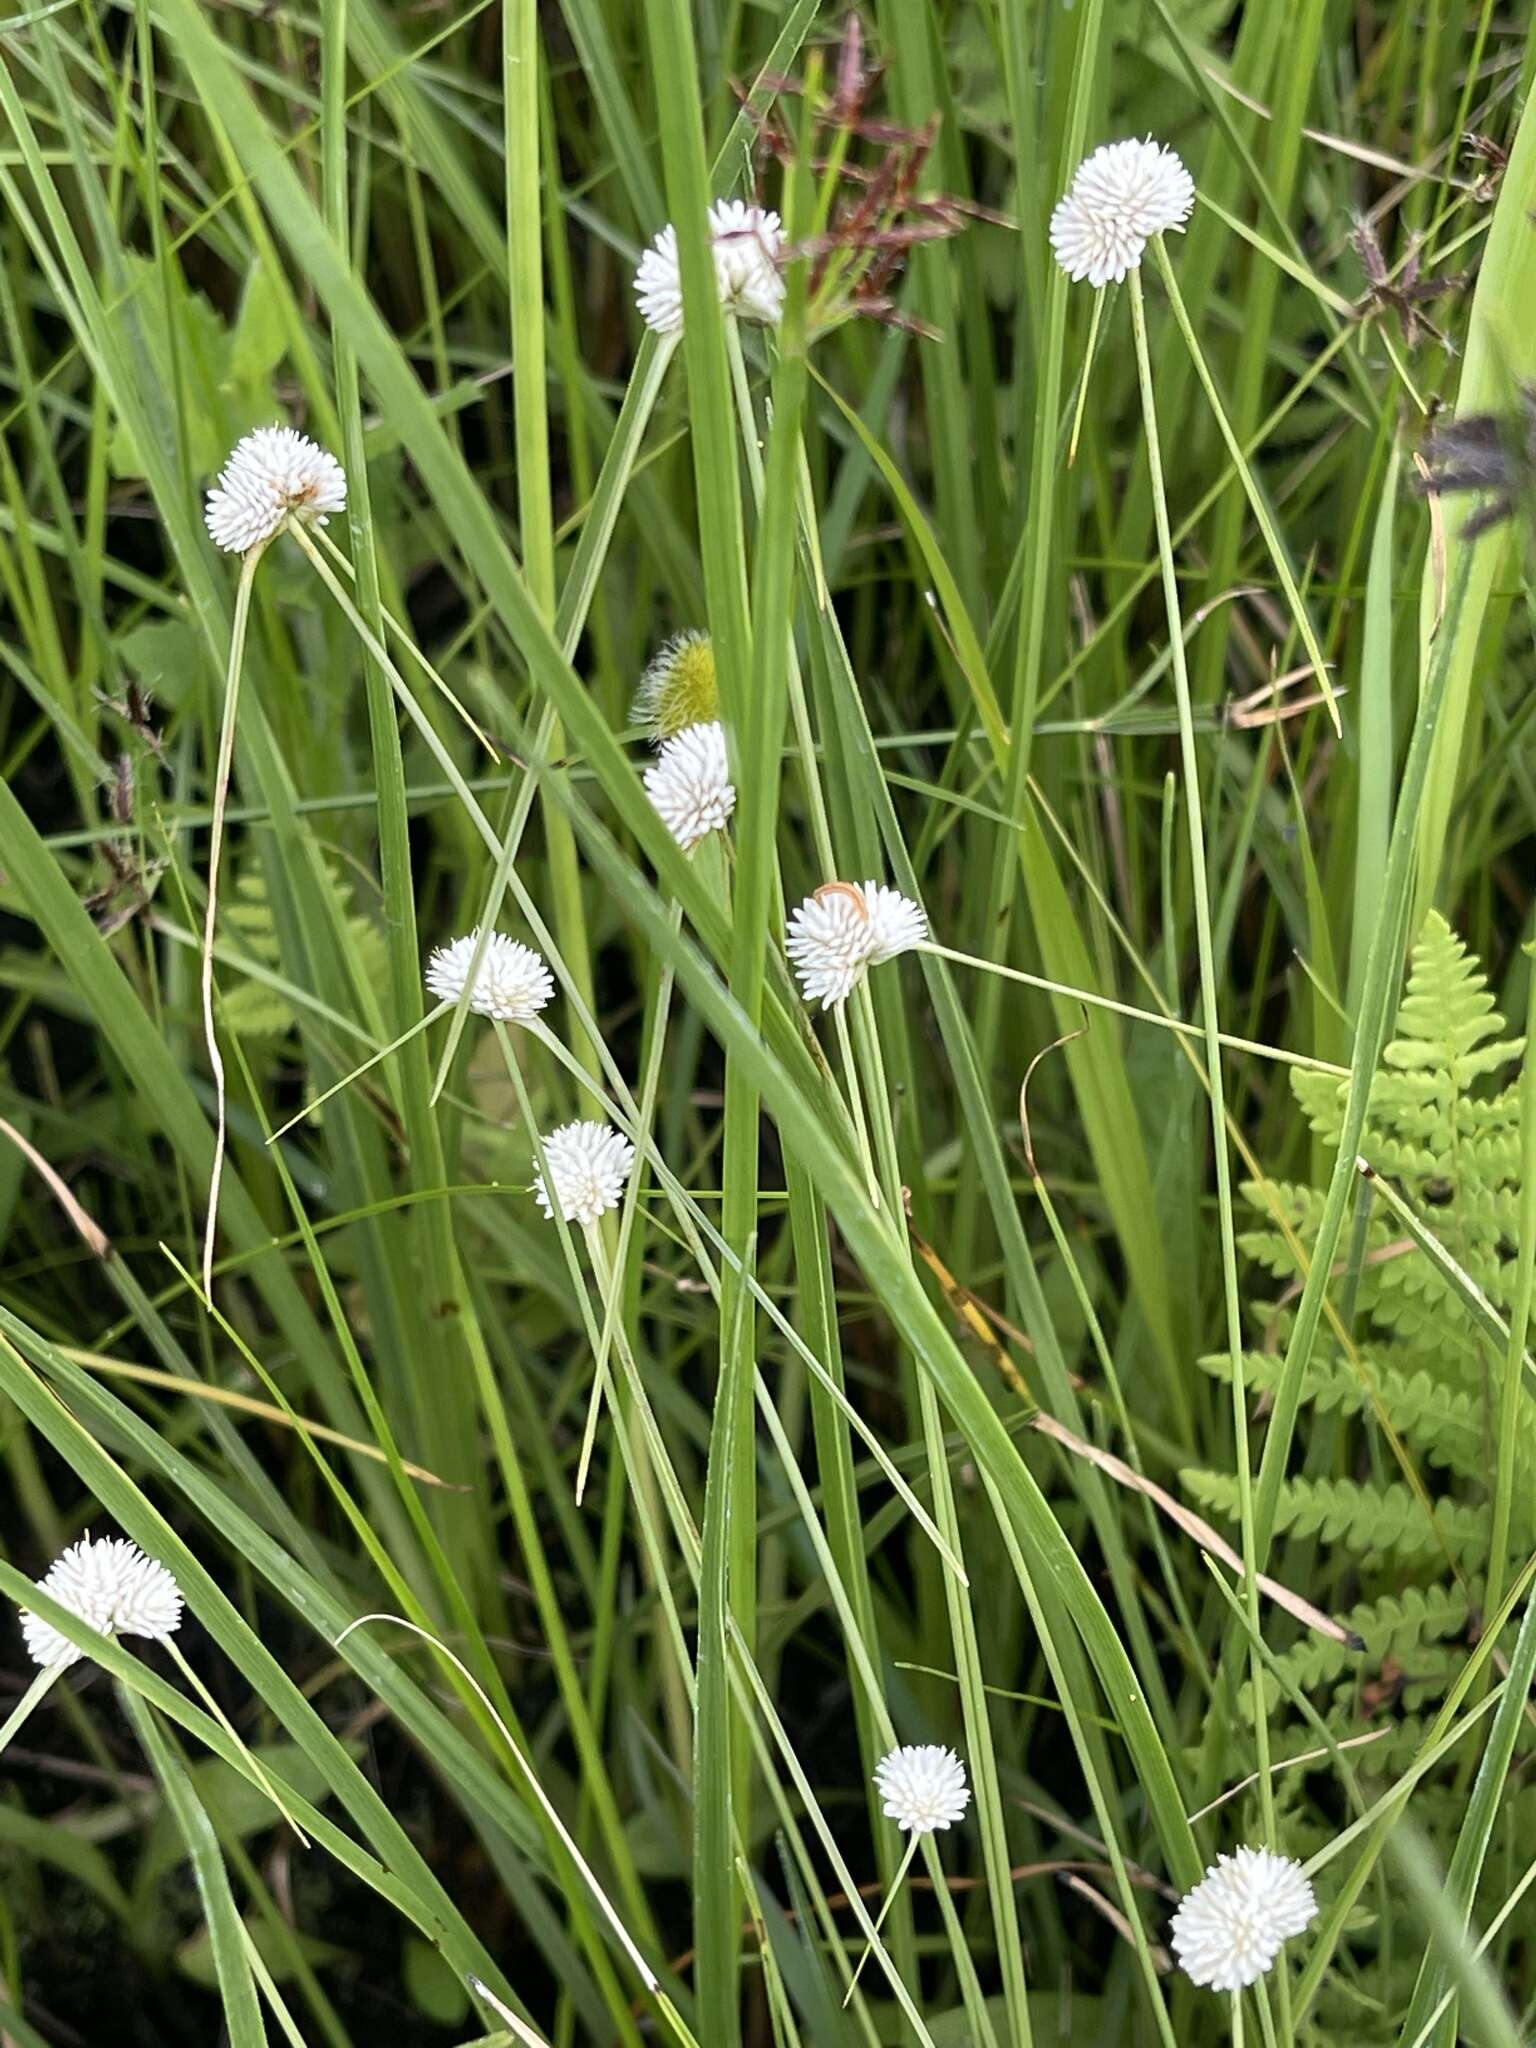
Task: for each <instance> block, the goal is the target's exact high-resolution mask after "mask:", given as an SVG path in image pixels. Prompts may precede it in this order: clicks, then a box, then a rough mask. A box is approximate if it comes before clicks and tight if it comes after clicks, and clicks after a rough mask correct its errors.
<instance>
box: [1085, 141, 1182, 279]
mask: <svg viewBox="0 0 1536 2048" xmlns="http://www.w3.org/2000/svg"><path fill="white" fill-rule="evenodd" d="M1194 203H1195V181H1194V179H1193V178H1191V176H1190V175H1189V172H1188V171H1187V170H1185V168H1184V165H1183V163H1182V162H1181V161H1180V159H1179V158H1178V157H1177V156H1175V154H1174V153H1173V151H1172V150H1171V149H1164V148H1163V147H1162V146H1161V144H1159V143H1156V142H1153V141H1151V140H1150V138H1149V139H1148V140H1147V141H1145V142H1106V143H1105V144H1104V146H1103V148H1102V149H1096V150H1095V151H1094V152H1093V155H1092V156H1090V157H1088V158H1087V159H1086V161H1085V162H1083V163H1082V164H1080V165H1079V167H1078V172H1077V176H1076V177H1075V178H1074V179H1073V180H1072V189H1071V190H1070V191H1069V192H1068V193H1067V196H1066V198H1065V199H1063V200H1062V201H1061V203H1060V205H1059V206H1058V207H1057V208H1056V211H1055V212H1054V213H1053V214H1052V215H1051V247H1052V249H1053V250H1054V251H1055V253H1056V261H1057V262H1058V263H1059V264H1060V265H1061V267H1062V269H1063V270H1064V271H1065V272H1066V273H1067V275H1068V277H1070V278H1073V279H1082V278H1087V280H1088V282H1089V283H1090V284H1092V285H1105V284H1109V283H1111V282H1112V281H1118V280H1119V279H1120V278H1122V277H1124V276H1125V275H1126V273H1127V272H1128V271H1131V270H1134V269H1135V268H1136V266H1137V265H1138V264H1139V263H1140V261H1141V258H1142V253H1143V251H1144V250H1145V249H1146V246H1147V243H1148V242H1149V241H1150V240H1151V239H1152V237H1153V236H1154V235H1160V234H1164V233H1166V232H1167V231H1168V229H1170V228H1179V229H1182V227H1183V226H1184V223H1185V221H1187V220H1188V219H1189V216H1190V211H1191V209H1192V208H1193V206H1194Z"/></svg>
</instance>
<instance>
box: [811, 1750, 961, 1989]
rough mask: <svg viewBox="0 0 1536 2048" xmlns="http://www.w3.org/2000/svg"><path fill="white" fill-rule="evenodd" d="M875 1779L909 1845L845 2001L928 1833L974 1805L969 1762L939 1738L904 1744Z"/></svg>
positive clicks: (879, 1766)
mask: <svg viewBox="0 0 1536 2048" xmlns="http://www.w3.org/2000/svg"><path fill="white" fill-rule="evenodd" d="M874 1782H875V1789H876V1790H877V1791H878V1792H879V1794H880V1801H881V1811H882V1812H883V1813H884V1814H885V1816H886V1818H887V1819H888V1820H893V1821H895V1823H896V1825H897V1827H899V1828H900V1829H901V1830H902V1831H903V1833H904V1834H905V1835H906V1837H907V1846H906V1851H905V1853H904V1854H903V1856H902V1859H901V1863H900V1865H899V1867H898V1868H897V1871H896V1875H895V1877H894V1878H892V1880H891V1888H890V1890H889V1891H888V1892H887V1893H886V1895H885V1902H884V1904H883V1905H882V1906H881V1908H880V1912H879V1916H878V1918H877V1919H876V1921H875V1926H874V1934H873V1936H872V1937H871V1939H870V1940H869V1941H867V1942H866V1943H865V1944H864V1948H863V1951H862V1953H861V1954H860V1956H859V1960H858V1962H857V1963H856V1964H855V1965H854V1971H853V1975H852V1977H850V1978H849V1980H848V1989H847V1991H846V1992H845V1993H844V1995H843V2004H844V2005H847V2003H848V2001H849V2000H850V1999H851V1998H852V1997H853V1993H854V1988H855V1986H856V1985H857V1984H858V1981H859V1973H860V1971H861V1970H862V1969H863V1968H864V1965H865V1963H866V1962H867V1961H868V1960H869V1954H870V1951H871V1949H873V1947H874V1945H875V1939H876V1938H877V1937H878V1936H879V1933H880V1929H881V1928H882V1927H883V1926H884V1925H885V1916H886V1914H887V1913H889V1912H890V1910H891V1906H892V1904H893V1903H894V1901H895V1898H896V1894H897V1893H898V1892H899V1891H900V1890H901V1882H902V1879H903V1878H904V1877H905V1876H906V1874H907V1872H908V1870H909V1869H910V1868H911V1865H912V1858H913V1857H914V1856H915V1855H916V1854H917V1850H918V1845H919V1843H920V1842H921V1841H922V1840H923V1837H924V1836H925V1835H931V1834H935V1833H937V1832H938V1831H939V1830H940V1829H944V1828H951V1827H953V1826H954V1824H955V1822H956V1821H958V1820H961V1819H962V1818H963V1817H964V1814H965V1810H966V1808H967V1807H968V1806H969V1805H970V1803H971V1788H970V1786H969V1784H968V1783H967V1782H966V1775H965V1765H964V1764H963V1763H962V1762H961V1761H960V1759H959V1757H958V1756H956V1755H955V1753H954V1751H953V1750H952V1749H946V1748H945V1747H944V1746H943V1744H942V1743H938V1742H918V1743H904V1744H902V1745H901V1747H899V1748H897V1749H893V1750H889V1751H888V1752H887V1753H886V1755H884V1756H883V1757H882V1758H881V1759H880V1761H879V1763H878V1764H877V1765H876V1766H875V1780H874Z"/></svg>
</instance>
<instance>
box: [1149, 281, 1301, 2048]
mask: <svg viewBox="0 0 1536 2048" xmlns="http://www.w3.org/2000/svg"><path fill="white" fill-rule="evenodd" d="M1130 299H1131V326H1132V331H1133V333H1134V336H1135V342H1136V369H1137V374H1138V377H1139V379H1140V382H1141V402H1142V418H1143V421H1144V424H1145V428H1146V437H1147V463H1148V467H1149V470H1150V472H1151V478H1152V507H1153V514H1154V518H1155V520H1156V525H1157V541H1158V551H1159V554H1160V556H1161V558H1162V571H1163V599H1164V603H1165V605H1166V607H1167V613H1168V632H1169V638H1170V641H1171V644H1172V647H1173V687H1174V698H1175V702H1176V704H1177V707H1178V714H1179V756H1180V764H1181V768H1182V772H1183V781H1184V817H1185V825H1186V829H1187V835H1188V847H1189V866H1190V888H1191V891H1192V894H1193V898H1194V910H1195V942H1196V947H1197V952H1198V957H1199V964H1200V1011H1201V1021H1202V1024H1203V1026H1204V1031H1205V1044H1206V1062H1205V1064H1206V1086H1207V1089H1208V1092H1209V1097H1210V1105H1211V1130H1212V1134H1213V1151H1214V1154H1215V1162H1216V1204H1217V1210H1218V1213H1219V1220H1220V1239H1221V1277H1222V1297H1223V1302H1224V1305H1225V1311H1226V1339H1227V1352H1228V1357H1229V1359H1230V1362H1231V1391H1232V1432H1233V1436H1232V1441H1233V1455H1234V1458H1235V1461H1236V1467H1237V1484H1238V1500H1239V1504H1240V1511H1241V1515H1242V1527H1243V1585H1244V1589H1245V1593H1246V1597H1247V1606H1248V1617H1249V1622H1250V1626H1251V1628H1252V1632H1253V1634H1254V1636H1255V1637H1257V1635H1258V1634H1259V1630H1260V1621H1259V1587H1258V1571H1259V1564H1258V1557H1259V1551H1258V1546H1257V1543H1256V1541H1255V1533H1254V1510H1253V1483H1252V1475H1251V1473H1250V1470H1249V1465H1248V1404H1247V1391H1246V1388H1245V1386H1244V1383H1243V1324H1242V1305H1241V1298H1240V1294H1239V1286H1238V1274H1237V1226H1236V1223H1235V1221H1234V1219H1233V1210H1232V1174H1231V1166H1230V1161H1229V1154H1228V1150H1227V1115H1226V1094H1225V1089H1224V1086H1223V1083H1222V1062H1221V1024H1220V1017H1219V1014H1218V998H1217V971H1216V960H1215V954H1214V949H1213V946H1212V942H1211V904H1210V889H1209V883H1208V879H1207V876H1208V864H1209V855H1208V853H1207V850H1206V844H1205V826H1204V821H1203V818H1202V804H1201V798H1200V761H1199V756H1198V754H1197V753H1196V751H1195V734H1194V725H1193V720H1192V717H1191V707H1190V694H1189V672H1188V669H1187V668H1186V666H1185V661H1184V623H1183V618H1182V615H1181V606H1180V601H1179V586H1178V577H1177V573H1176V568H1175V562H1174V554H1173V540H1172V536H1171V533H1170V531H1169V522H1168V501H1167V495H1166V492H1165V490H1164V484H1163V464H1162V451H1161V446H1160V443H1159V439H1158V427H1157V395H1156V392H1155V390H1154V388H1153V382H1152V360H1151V355H1150V352H1149V350H1148V347H1147V319H1146V305H1145V301H1144V299H1143V296H1142V289H1141V272H1140V270H1139V269H1136V270H1133V271H1132V272H1131V277H1130ZM1250 1663H1251V1668H1252V1672H1253V1686H1254V1701H1255V1706H1254V1719H1253V1726H1254V1738H1255V1749H1256V1753H1257V1754H1256V1762H1257V1766H1258V1769H1259V1770H1260V1772H1261V1773H1262V1774H1263V1775H1262V1776H1261V1778H1260V1780H1259V1799H1260V1804H1261V1806H1262V1809H1263V1815H1264V1830H1265V1834H1266V1837H1267V1839H1268V1840H1269V1842H1270V1843H1272V1844H1273V1843H1276V1842H1277V1841H1278V1839H1279V1837H1278V1830H1277V1826H1276V1820H1275V1801H1274V1787H1273V1783H1272V1781H1271V1778H1270V1772H1269V1731H1268V1716H1267V1711H1266V1705H1265V1701H1266V1695H1265V1692H1264V1676H1263V1667H1262V1666H1261V1664H1260V1662H1259V1659H1258V1657H1257V1655H1256V1654H1255V1655H1252V1656H1251V1658H1250ZM1281 2001H1282V2007H1283V2015H1282V2016H1283V2018H1284V2019H1285V2021H1286V2022H1287V2025H1288V2023H1289V2002H1288V1998H1287V1993H1286V1982H1285V1978H1284V1975H1283V1973H1282V1976H1281Z"/></svg>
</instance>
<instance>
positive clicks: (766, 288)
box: [635, 199, 784, 334]
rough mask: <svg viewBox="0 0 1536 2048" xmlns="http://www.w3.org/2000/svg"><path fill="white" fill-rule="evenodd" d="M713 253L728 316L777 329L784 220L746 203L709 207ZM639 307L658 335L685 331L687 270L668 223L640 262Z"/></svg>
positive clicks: (724, 201) (781, 300)
mask: <svg viewBox="0 0 1536 2048" xmlns="http://www.w3.org/2000/svg"><path fill="white" fill-rule="evenodd" d="M709 235H710V251H711V254H712V255H713V257H714V260H715V284H716V287H717V289H718V291H719V294H720V303H721V305H722V306H723V307H724V308H725V310H726V311H727V312H728V313H738V314H740V315H741V317H742V318H743V319H745V320H758V321H761V322H762V323H763V325H764V326H767V327H776V326H777V325H778V323H779V320H780V318H781V316H782V315H783V311H784V280H783V278H782V277H781V276H780V275H779V262H780V259H781V258H782V256H783V253H784V231H783V229H782V228H781V226H780V224H779V216H778V215H777V214H776V213H770V212H768V211H767V210H766V209H765V208H764V207H761V206H749V205H748V204H747V203H746V201H745V200H742V199H717V200H716V201H715V203H714V205H713V206H712V207H711V208H710V209H709ZM635 303H636V305H637V306H638V307H639V309H640V317H641V319H642V320H643V321H644V322H645V324H646V326H647V327H649V328H650V329H651V330H652V331H653V332H654V333H656V334H681V333H682V331H683V272H682V263H681V260H680V258H679V256H678V250H677V229H676V228H675V227H673V226H672V224H671V222H670V221H669V222H668V224H667V225H666V227H664V228H663V229H662V230H661V232H660V233H659V234H658V235H657V237H656V239H655V241H654V242H652V244H651V246H650V248H649V249H647V250H646V252H645V254H644V255H643V256H642V257H641V258H640V267H639V268H638V269H637V270H636V272H635Z"/></svg>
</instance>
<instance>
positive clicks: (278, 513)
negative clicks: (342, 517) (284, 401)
mask: <svg viewBox="0 0 1536 2048" xmlns="http://www.w3.org/2000/svg"><path fill="white" fill-rule="evenodd" d="M346 505H347V473H346V471H345V470H344V469H343V468H342V466H341V464H340V463H339V462H338V461H337V460H336V458H335V456H334V455H327V454H326V452H325V450H324V449H323V448H317V447H316V445H315V443H314V442H313V441H311V440H310V439H309V437H308V435H306V434H300V433H298V432H296V431H295V429H294V428H292V427H258V428H257V429H256V432H255V433H254V434H247V435H246V437H245V439H244V440H243V441H240V442H237V443H236V446H235V451H234V453H233V454H232V455H231V456H230V458H229V460H228V462H226V463H225V465H224V473H223V475H222V476H221V477H220V478H219V480H218V482H217V483H216V484H215V485H214V487H213V489H212V490H211V491H210V492H209V493H208V505H207V509H206V511H205V512H204V514H203V517H204V518H205V519H206V521H207V522H208V532H209V535H210V537H211V538H212V540H213V544H214V546H215V547H220V548H223V549H224V550H225V551H226V553H228V554H231V555H245V554H249V553H250V551H251V549H252V548H254V547H257V546H259V545H260V544H261V543H262V542H263V541H269V540H271V538H272V536H273V535H274V534H275V533H276V532H277V531H278V529H279V528H280V527H281V525H282V523H283V521H284V520H285V519H286V518H287V517H288V514H289V513H290V512H293V513H296V514H297V515H298V517H299V518H301V519H307V520H311V521H312V522H313V523H314V524H315V525H317V526H324V524H325V522H326V517H327V515H328V514H329V513H331V512H344V511H345V510H346Z"/></svg>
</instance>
